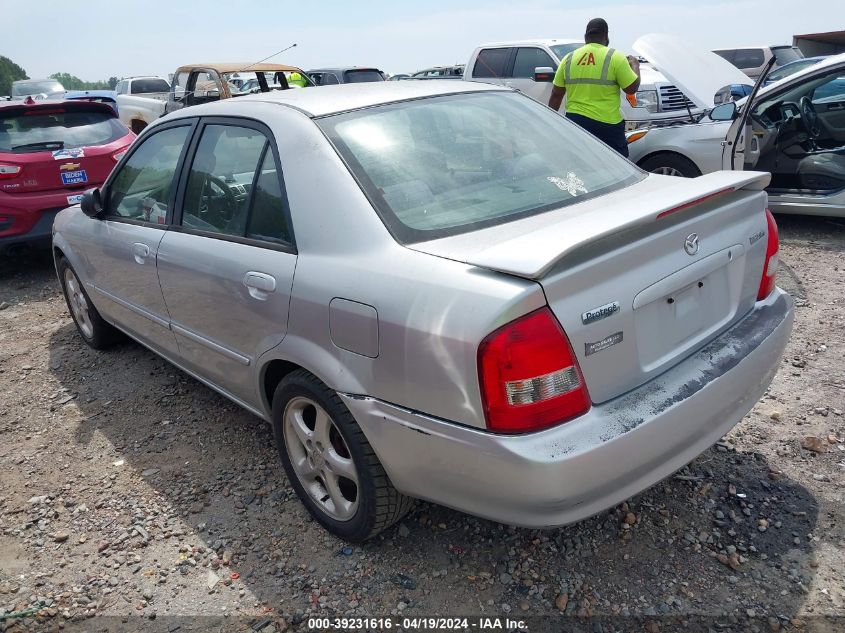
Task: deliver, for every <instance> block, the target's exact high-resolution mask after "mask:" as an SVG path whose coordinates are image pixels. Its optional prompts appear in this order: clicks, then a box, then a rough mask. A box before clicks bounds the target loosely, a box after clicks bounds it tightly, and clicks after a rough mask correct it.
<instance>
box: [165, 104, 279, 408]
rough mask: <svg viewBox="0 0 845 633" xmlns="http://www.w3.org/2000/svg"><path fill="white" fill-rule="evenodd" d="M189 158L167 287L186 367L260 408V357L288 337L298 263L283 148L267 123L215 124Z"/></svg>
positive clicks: (169, 242) (168, 245)
mask: <svg viewBox="0 0 845 633" xmlns="http://www.w3.org/2000/svg"><path fill="white" fill-rule="evenodd" d="M189 155H190V156H191V158H190V160H189V161H188V162H187V164H186V169H185V170H184V171H183V175H182V179H181V184H180V188H179V197H178V199H177V203H176V207H177V217H176V221H175V222H174V226H173V228H172V230H170V231H168V232H167V235H165V237H164V239H162V242H161V245H160V247H159V258H158V272H159V282H160V283H161V290H162V292H163V294H164V299H165V301H166V303H167V305H168V307H169V309H170V316H171V320H172V321H171V327H172V329H173V332H174V333H175V335H176V339H177V341H178V344H179V350H180V356H181V358H182V361H183V363H184V364H185V366H186V368H187V369H189V370H191V371H193V372H195V373H196V374H198V375H200V376H201V377H203V378H204V379H206V380H208V381H209V382H211V383H213V384H214V385H215V386H216V387H218V388H219V389H221V390H223V391H225V392H226V393H228V394H229V395H230V396H232V397H234V398H235V399H237V400H239V401H241V402H243V403H245V404H247V405H252V406H255V405H257V403H258V402H259V395H258V393H257V391H256V389H255V385H256V381H255V378H254V369H255V361H256V359H257V358H258V356H260V355H261V354H262V353H263V352H265V351H267V350H269V349H270V348H272V347H274V346H276V345H278V344H279V343H280V342H281V341H282V339H283V338H284V336H285V333H286V332H287V318H288V304H289V302H290V292H291V286H292V285H293V274H294V268H295V266H296V249H295V246H294V239H293V233H292V231H291V225H290V215H289V213H288V207H287V199H286V196H285V189H284V180H283V177H282V171H281V167H280V163H279V158H278V150H277V148H276V143H275V141H274V139H273V136H272V134H271V132H270V131H269V129H268V128H267V127H265V126H264V125H263V124H261V123H258V122H255V121H250V120H247V119H226V118H209V119H206V120H204V121H203V122H202V124H201V125H200V128H199V130H198V132H197V134H196V137H195V139H194V142H193V143H192V149H191V150H190V153H189Z"/></svg>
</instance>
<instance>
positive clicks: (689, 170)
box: [640, 153, 701, 178]
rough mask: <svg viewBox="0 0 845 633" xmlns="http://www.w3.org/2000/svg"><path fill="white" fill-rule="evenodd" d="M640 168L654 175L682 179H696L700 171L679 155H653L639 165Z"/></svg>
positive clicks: (687, 159)
mask: <svg viewBox="0 0 845 633" xmlns="http://www.w3.org/2000/svg"><path fill="white" fill-rule="evenodd" d="M640 167H642V168H643V169H645V170H646V171H650V172H652V173H654V174H663V175H664V176H681V177H683V178H697V177H698V176H700V175H701V170H700V169H699V168H698V167H696V166H695V163H693V162H692V161H691V160H690V159H689V158H686V157H685V156H681V155H680V154H669V153H663V154H655V155H654V156H649V157H648V158H646V159H645V160H644V161H642V162H641V163H640Z"/></svg>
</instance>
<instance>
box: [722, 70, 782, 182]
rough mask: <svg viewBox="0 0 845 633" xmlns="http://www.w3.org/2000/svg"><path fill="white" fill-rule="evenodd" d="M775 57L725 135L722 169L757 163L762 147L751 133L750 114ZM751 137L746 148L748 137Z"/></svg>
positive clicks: (744, 167) (750, 167)
mask: <svg viewBox="0 0 845 633" xmlns="http://www.w3.org/2000/svg"><path fill="white" fill-rule="evenodd" d="M775 61H776V60H775V57H774V56H772V58H771V59H770V60H769V62H768V63H767V64H766V67H765V68H764V69H763V72H762V73H760V76H759V77H757V83H755V84H754V88H753V89H752V90H751V94H750V95H748V98H747V99H746V100H745V104H744V105H743V107H742V111H741V112H740V113H739V116H738V117H737V118H736V119H734V122H733V124H732V125H731V127H730V129H728V133H727V134H726V135H725V140H724V141H722V169H737V170H743V169H753V168H754V166H755V165H756V164H757V159H758V158H759V156H760V147H759V144H758V141H757V139H756V138H754V137H753V135H752V134H751V123H750V121H749V120H748V115H749V114H750V113H751V110H752V108H753V107H754V100H755V98H756V97H757V93H758V92H759V91H760V88H762V87H763V84H765V82H766V77H768V76H769V73H770V72H771V70H772V67H773V66H774V65H775ZM749 138H750V139H751V140H750V141H749V142H748V148H746V139H749Z"/></svg>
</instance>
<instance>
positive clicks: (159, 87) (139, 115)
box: [114, 77, 170, 134]
mask: <svg viewBox="0 0 845 633" xmlns="http://www.w3.org/2000/svg"><path fill="white" fill-rule="evenodd" d="M114 90H115V92H116V93H117V109H118V112H119V113H120V120H121V121H123V123H124V124H125V125H126V126H127V127H128V128H129V129H131V130H132V131H133V132H135V134H140V132H141V130H143V129H144V128H145V127H147V125H149V124H150V123H152V122H153V121H155V120H156V119H157V118H159V117H160V116H161V115H162V114H164V108H165V102H166V101H167V98H168V96H169V95H170V82H169V81H167V79H163V78H162V77H129V78H127V79H121V80H120V81H119V82H117V86H115V89H114Z"/></svg>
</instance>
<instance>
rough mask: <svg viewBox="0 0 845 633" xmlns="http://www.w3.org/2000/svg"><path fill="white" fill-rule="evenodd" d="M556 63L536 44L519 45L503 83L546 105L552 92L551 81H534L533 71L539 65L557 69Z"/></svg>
mask: <svg viewBox="0 0 845 633" xmlns="http://www.w3.org/2000/svg"><path fill="white" fill-rule="evenodd" d="M557 66H558V65H557V64H556V63H555V62H554V60H553V59H552V57H551V55H549V54H548V53H547V52H546V51H544V50H543V49H542V48H539V47H537V46H520V47H519V48H517V49H516V54H515V55H514V57H513V65H512V67H511V71H510V72H509V73H508V74H509V75H510V76H509V77H508V79H506V80H505V83H506V84H507V85H508V86H510V87H512V88H516V89H517V90H519V91H520V92H522V93H524V94H526V95H528V96H529V97H531V98H532V99H535V100H536V101H539V102H540V103H542V104H544V105H546V104H548V103H549V97H550V96H551V94H552V84H551V82H539V83H538V82H536V81H534V71H535V70H536V69H537V68H539V67H548V68H551V69H552V70H557Z"/></svg>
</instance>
